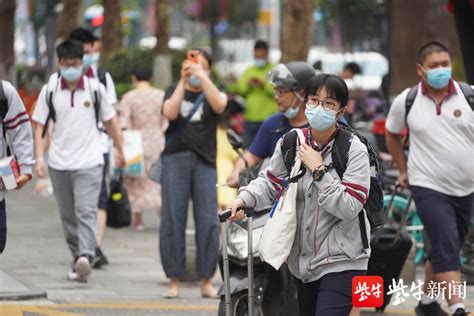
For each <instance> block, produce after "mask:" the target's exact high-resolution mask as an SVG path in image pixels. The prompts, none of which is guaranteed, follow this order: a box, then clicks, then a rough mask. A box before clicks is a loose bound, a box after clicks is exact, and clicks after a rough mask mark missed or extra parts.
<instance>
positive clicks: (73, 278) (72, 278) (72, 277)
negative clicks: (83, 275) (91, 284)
mask: <svg viewBox="0 0 474 316" xmlns="http://www.w3.org/2000/svg"><path fill="white" fill-rule="evenodd" d="M67 279H68V280H69V281H77V273H76V271H75V270H74V268H73V267H71V268H70V269H69V272H68V273H67Z"/></svg>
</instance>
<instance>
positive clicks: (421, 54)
mask: <svg viewBox="0 0 474 316" xmlns="http://www.w3.org/2000/svg"><path fill="white" fill-rule="evenodd" d="M433 53H449V51H448V48H447V47H446V46H444V45H443V44H441V43H440V42H436V41H431V42H428V43H426V44H425V45H423V46H421V48H420V50H419V51H418V63H419V64H423V63H424V62H425V60H426V56H428V55H431V54H433Z"/></svg>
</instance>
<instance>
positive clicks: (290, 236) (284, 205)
mask: <svg viewBox="0 0 474 316" xmlns="http://www.w3.org/2000/svg"><path fill="white" fill-rule="evenodd" d="M294 130H296V131H297V133H298V138H297V139H296V141H297V142H298V144H301V143H302V142H304V135H303V132H302V131H301V130H300V129H294ZM298 144H297V145H298ZM297 148H298V147H297ZM300 167H301V159H300V158H299V157H298V155H296V157H295V164H294V165H293V168H292V169H291V173H290V178H292V177H294V176H296V175H297V174H298V172H299V170H300ZM297 187H298V182H294V183H290V184H289V185H288V188H287V189H286V190H285V191H284V192H283V194H282V195H281V197H280V199H279V200H278V201H277V203H278V204H277V205H276V206H274V209H273V210H272V213H271V216H270V218H269V219H268V220H267V222H266V223H265V227H264V228H263V232H262V237H261V238H260V241H259V243H258V252H259V254H260V258H261V259H262V260H263V261H265V262H266V263H268V264H269V265H271V266H272V267H274V268H275V269H276V270H278V269H279V268H280V267H281V265H282V264H283V263H284V262H285V260H286V259H287V258H288V255H289V254H290V250H291V247H292V245H293V240H294V239H295V232H296V226H297V225H296V221H297V218H296V192H297Z"/></svg>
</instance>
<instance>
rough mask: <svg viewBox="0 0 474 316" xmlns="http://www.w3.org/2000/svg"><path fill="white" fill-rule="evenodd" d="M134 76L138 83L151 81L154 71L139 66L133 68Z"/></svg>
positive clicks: (144, 66) (148, 67)
mask: <svg viewBox="0 0 474 316" xmlns="http://www.w3.org/2000/svg"><path fill="white" fill-rule="evenodd" d="M132 75H134V76H135V77H136V78H137V80H138V81H150V79H151V77H152V75H153V70H152V68H151V67H150V66H146V65H142V64H137V65H135V66H133V69H132Z"/></svg>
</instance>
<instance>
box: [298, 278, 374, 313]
mask: <svg viewBox="0 0 474 316" xmlns="http://www.w3.org/2000/svg"><path fill="white" fill-rule="evenodd" d="M357 275H365V271H360V270H348V271H343V272H337V273H330V274H326V275H325V276H323V277H322V278H321V279H319V280H317V281H314V282H309V283H303V282H302V281H301V280H299V279H296V282H297V286H298V305H299V307H300V316H345V315H349V314H350V312H351V310H352V278H353V277H354V276H357Z"/></svg>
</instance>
